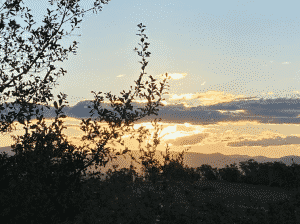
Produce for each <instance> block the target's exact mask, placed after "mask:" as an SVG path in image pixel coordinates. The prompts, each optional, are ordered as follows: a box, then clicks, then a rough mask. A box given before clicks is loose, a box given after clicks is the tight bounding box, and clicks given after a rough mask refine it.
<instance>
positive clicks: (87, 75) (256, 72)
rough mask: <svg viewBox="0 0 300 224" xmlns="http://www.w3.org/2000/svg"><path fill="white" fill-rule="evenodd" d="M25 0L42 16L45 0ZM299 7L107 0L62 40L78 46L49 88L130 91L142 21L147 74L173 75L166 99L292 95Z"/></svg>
mask: <svg viewBox="0 0 300 224" xmlns="http://www.w3.org/2000/svg"><path fill="white" fill-rule="evenodd" d="M84 2H85V3H80V4H81V5H82V6H83V7H84V8H85V9H87V8H90V7H91V5H92V1H84ZM28 3H32V4H28V5H29V6H30V7H34V8H32V13H33V15H34V16H35V15H36V17H35V18H37V20H39V21H40V20H41V18H42V17H41V16H42V15H44V13H45V12H46V7H45V5H46V4H45V3H44V4H42V1H41V3H40V4H37V3H36V2H35V1H28ZM48 5H49V4H48ZM49 6H50V5H49ZM297 8H298V7H297V1H285V2H284V3H283V2H282V1H188V2H184V3H183V2H182V1H178V0H172V1H167V0H152V1H140V0H129V1H122V0H112V1H110V2H109V3H108V4H107V5H103V8H102V11H101V12H98V13H97V14H96V13H94V14H93V13H92V12H90V13H87V14H86V16H85V17H84V18H83V22H82V23H81V25H80V29H78V30H76V31H75V32H74V34H80V35H81V37H76V36H70V37H68V38H66V39H65V40H64V41H63V42H61V44H65V45H64V46H69V45H70V43H72V41H73V40H76V41H78V42H79V45H78V47H79V48H78V52H77V55H76V56H74V55H72V54H70V55H69V60H68V61H64V62H63V63H56V65H57V66H63V68H64V69H66V70H67V71H68V73H67V74H66V75H65V76H64V77H63V76H62V77H60V78H59V82H58V83H59V86H57V87H55V90H54V92H55V93H56V95H57V94H58V93H59V92H63V93H66V94H68V98H67V99H68V100H69V103H70V105H74V104H75V103H77V102H78V101H80V100H85V99H94V98H93V94H92V93H91V91H92V90H93V91H96V92H98V91H102V92H103V93H106V92H109V91H112V94H115V95H117V96H118V95H119V93H120V92H121V91H122V90H125V91H128V90H129V89H130V86H131V85H134V81H135V80H137V79H138V77H139V75H140V71H141V64H140V63H139V62H138V61H140V60H141V57H139V56H138V55H137V53H136V52H134V51H133V49H134V48H135V47H139V45H138V43H139V42H140V40H139V36H137V35H136V34H137V33H138V27H137V24H139V23H143V24H144V25H146V31H145V33H146V35H147V36H148V38H149V39H148V43H150V46H149V48H148V51H150V52H151V56H150V57H149V58H146V59H147V61H149V64H148V66H147V67H146V72H147V75H152V76H153V77H155V78H159V77H160V75H161V74H164V73H166V72H168V73H169V75H170V76H171V77H174V78H173V79H171V80H169V84H170V89H169V93H170V95H164V97H165V99H166V100H167V102H168V103H174V102H175V101H176V100H178V99H179V98H180V97H179V96H181V98H182V99H184V102H185V103H187V104H188V105H191V106H192V105H193V106H197V105H206V104H207V103H208V102H210V101H213V102H210V103H217V102H221V101H222V99H223V101H224V100H225V101H226V100H228V99H229V100H231V99H233V98H235V99H238V98H241V97H256V98H278V97H287V98H291V97H296V96H298V93H300V92H299V91H300V88H299V84H300V77H299V76H300V64H299V62H300V60H299V59H300V54H299V50H300V45H299V43H300V41H299V30H300V29H299V26H300V23H299V22H300V20H299V15H298V14H299V12H298V11H297ZM38 13H40V14H38ZM38 18H40V19H38ZM139 50H140V49H139ZM145 78H147V76H146V77H145ZM56 95H55V96H56ZM185 96H186V97H187V98H184V97H185ZM168 99H170V100H169V101H168ZM172 99H174V100H173V101H171V100H172Z"/></svg>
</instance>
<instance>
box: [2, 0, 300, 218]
mask: <svg viewBox="0 0 300 224" xmlns="http://www.w3.org/2000/svg"><path fill="white" fill-rule="evenodd" d="M21 2H22V1H20V0H15V1H14V2H13V3H10V4H8V3H5V4H4V9H7V14H6V17H7V18H9V15H13V16H15V13H17V12H23V11H25V7H23V8H22V7H21V6H20V3H21ZM77 2H78V1H57V7H58V9H57V11H60V10H61V11H60V12H61V15H62V16H63V19H62V21H61V23H52V21H53V20H55V17H56V16H55V15H53V14H52V17H51V16H50V15H51V13H52V12H53V11H52V12H51V11H50V10H48V15H49V16H48V17H46V18H45V26H44V27H41V28H39V29H36V30H33V29H31V26H32V25H34V21H33V19H32V16H31V15H30V13H28V12H29V11H30V10H28V8H26V9H27V13H25V17H26V18H27V19H28V24H29V26H28V27H27V30H29V31H31V33H32V34H33V35H32V37H31V38H29V41H31V42H32V43H33V45H34V48H35V50H34V49H33V48H32V47H31V46H29V45H27V44H25V42H24V40H23V39H21V38H20V37H17V31H18V29H19V28H20V26H19V25H18V24H16V22H14V20H13V21H12V22H10V23H8V24H6V23H5V20H4V13H2V14H1V21H0V30H1V35H2V34H3V35H2V36H3V37H4V39H5V41H6V43H8V42H9V40H12V41H14V42H15V43H19V44H20V47H19V51H21V52H22V53H24V52H25V54H28V57H27V58H28V60H27V63H25V64H24V65H23V66H18V64H19V63H20V62H19V61H13V59H10V58H9V54H11V55H15V54H16V52H14V51H11V49H10V50H7V51H6V55H5V57H4V58H3V59H2V60H1V64H2V65H4V64H9V66H10V67H11V70H10V71H9V72H13V71H14V72H17V74H18V75H17V76H13V77H12V79H11V80H9V79H8V75H4V72H5V69H4V67H2V69H1V79H2V83H1V86H0V90H1V91H0V92H1V99H2V97H3V100H4V101H6V99H7V98H5V97H4V96H3V95H5V96H7V97H9V96H10V93H11V92H12V96H16V97H18V99H16V101H15V102H14V103H15V104H16V105H18V104H19V105H21V109H20V111H19V112H18V113H17V114H16V113H15V112H14V111H13V112H10V113H9V114H8V116H4V115H1V125H0V126H1V132H10V131H11V130H12V127H13V122H14V121H16V120H17V121H18V122H20V123H21V124H23V125H24V126H25V127H24V129H25V135H24V136H21V137H20V136H19V137H18V138H16V137H14V140H15V141H16V143H15V144H14V145H12V146H13V147H12V148H13V151H14V152H15V155H14V156H11V157H8V156H7V154H0V175H1V176H0V187H1V189H0V200H1V205H0V215H1V218H2V220H9V221H8V222H7V223H64V224H67V223H103V222H105V223H120V222H123V223H155V222H156V219H157V218H158V217H159V219H160V223H199V222H202V223H258V222H260V223H279V222H280V223H297V221H298V223H299V221H300V220H299V213H297V214H296V213H295V211H296V210H297V209H298V208H299V195H300V193H299V192H296V193H295V195H294V198H293V200H291V201H282V202H276V203H273V204H271V205H270V210H269V211H268V212H267V213H265V212H263V211H257V210H255V209H247V211H246V212H244V213H242V214H239V211H237V210H235V209H229V208H228V207H226V206H225V204H224V200H223V199H222V198H221V197H217V198H214V201H213V202H212V201H211V200H209V201H208V200H204V197H203V198H201V199H200V200H198V199H196V197H193V195H191V190H189V189H188V186H190V187H191V186H194V185H193V184H192V183H194V182H197V181H198V180H199V179H201V180H204V181H206V182H209V181H212V182H214V181H223V182H240V183H245V184H254V185H267V186H272V185H274V184H275V185H276V184H277V186H279V187H280V188H286V189H294V188H297V187H298V185H299V180H300V166H299V165H296V164H295V163H293V164H292V166H290V167H287V166H285V165H284V164H281V163H273V164H271V163H268V164H258V163H257V162H254V161H253V160H248V161H247V162H241V163H240V167H241V169H242V171H243V172H240V171H239V170H238V169H237V167H236V164H233V165H232V164H231V165H230V166H226V168H223V169H219V170H218V169H217V168H212V167H211V166H209V165H207V164H202V165H201V166H200V167H198V168H196V169H191V168H188V167H186V166H185V167H184V166H183V153H184V151H183V152H182V153H180V154H179V157H177V158H176V159H173V158H172V159H170V154H169V148H168V145H167V148H166V156H163V158H164V164H163V165H160V163H159V161H158V160H157V159H154V156H153V155H154V153H155V149H156V146H157V145H158V144H159V143H160V140H159V139H158V129H157V122H156V119H155V121H154V126H155V133H154V140H153V144H152V145H151V144H149V143H148V144H147V146H146V148H147V151H144V150H143V149H142V148H141V143H142V142H144V140H145V139H146V138H147V137H146V135H147V134H149V131H148V130H145V129H144V127H141V128H139V130H138V131H137V133H139V136H138V139H137V140H138V141H139V150H140V151H142V153H143V156H141V157H140V158H139V159H141V160H142V162H141V164H142V165H143V170H144V172H145V179H146V181H142V180H141V178H137V179H136V181H134V182H132V181H131V180H132V179H131V177H132V175H136V172H135V170H134V169H135V167H133V166H131V167H130V170H128V169H121V170H120V171H117V170H116V169H115V167H114V171H113V172H110V175H109V176H110V178H109V179H107V180H105V181H100V180H99V176H98V174H100V173H99V172H93V173H89V177H90V178H89V179H87V180H85V181H83V180H82V176H83V174H84V175H86V169H87V168H88V167H90V166H93V165H94V166H95V168H97V166H100V167H101V166H105V165H106V164H107V163H108V162H109V159H110V160H112V159H116V157H111V155H110V152H111V149H110V148H109V147H105V146H106V144H107V143H108V142H109V141H113V140H115V139H118V137H119V140H117V141H116V142H119V143H120V144H121V145H124V141H122V142H121V137H122V136H123V133H124V132H127V133H128V132H130V130H129V127H132V123H133V122H134V121H137V120H138V119H140V118H142V117H144V116H147V115H148V116H149V115H151V114H156V115H157V113H156V112H157V111H158V109H156V108H157V107H158V106H159V105H161V104H160V101H161V94H162V90H163V89H164V85H165V82H166V79H167V74H166V79H164V81H163V82H162V83H160V84H161V88H160V90H159V91H157V88H156V85H155V81H156V80H155V79H153V77H152V76H150V79H151V82H148V81H147V82H146V83H145V85H147V84H149V85H148V88H147V90H146V91H148V93H149V95H146V94H142V93H141V89H145V87H144V84H143V83H141V79H142V77H143V75H144V74H146V73H145V67H146V66H147V64H148V62H146V61H145V57H149V55H150V52H146V49H147V48H148V45H149V44H148V43H146V42H145V40H146V39H148V38H147V36H146V35H145V34H143V32H144V31H145V29H144V28H145V26H143V25H142V24H139V25H138V27H139V28H140V30H139V31H140V32H141V33H140V34H137V35H139V36H141V39H140V40H141V44H139V45H140V46H141V47H142V51H140V52H138V55H139V56H141V57H142V61H141V62H140V63H141V64H142V73H141V75H140V77H139V79H138V80H137V81H136V82H135V83H136V88H135V92H134V94H133V95H130V94H131V91H129V92H128V93H125V92H124V91H123V92H122V93H121V94H122V95H123V98H118V100H117V98H116V97H115V96H112V95H111V94H110V93H107V94H106V95H107V96H106V98H109V100H110V101H111V105H112V107H113V109H114V111H116V112H118V113H119V115H120V117H118V116H117V114H116V113H113V112H112V111H108V110H106V109H99V106H100V107H101V101H103V97H102V96H98V95H99V94H101V92H100V93H98V94H96V93H94V94H95V95H96V96H95V101H94V106H93V109H92V110H91V111H90V113H92V114H93V112H94V111H96V112H97V113H98V115H99V118H100V121H103V120H104V121H106V122H108V123H109V127H110V130H111V132H109V131H108V130H106V129H105V130H104V131H99V129H100V126H98V125H97V123H96V122H95V121H94V124H92V123H90V121H91V118H88V119H86V120H84V119H82V122H81V130H83V131H84V132H85V133H86V135H85V136H83V138H82V140H83V141H85V140H88V141H89V143H90V142H93V143H97V144H96V145H97V147H96V148H95V149H91V148H89V147H87V145H86V144H85V145H84V146H83V147H76V146H75V145H72V144H71V143H69V142H68V141H67V140H66V139H65V136H64V135H63V134H61V131H62V130H63V128H65V127H64V126H63V125H62V124H63V120H60V119H63V118H65V115H64V114H62V108H63V107H64V106H65V105H63V101H65V99H66V95H65V94H62V93H61V95H58V98H59V103H57V102H56V101H55V102H54V106H55V108H56V117H55V121H54V122H53V123H52V125H50V127H46V125H45V121H44V118H43V114H41V115H40V114H39V110H38V109H37V110H35V113H34V111H33V109H34V108H35V106H36V103H38V102H39V103H48V102H47V100H46V99H48V101H49V100H52V99H53V95H52V94H51V92H50V89H51V88H50V85H47V84H48V83H49V84H51V83H54V82H53V81H54V80H53V78H52V77H51V72H54V71H55V68H54V66H53V65H51V63H53V62H55V61H56V60H61V61H63V60H65V59H67V52H73V53H76V52H75V49H76V44H77V43H76V42H75V41H74V45H73V47H72V46H70V48H69V50H68V49H63V48H59V46H60V45H59V44H57V41H58V40H59V39H61V38H62V36H63V32H62V31H59V30H60V28H61V27H62V24H63V23H64V22H66V21H69V20H71V24H74V26H73V25H72V30H71V32H72V31H73V29H75V28H76V26H77V24H79V23H80V22H81V20H77V17H79V15H83V14H84V11H81V12H80V7H79V5H78V4H77ZM107 2H108V1H105V0H101V1H95V7H94V8H93V9H95V8H96V6H97V7H98V9H101V7H100V3H104V4H107ZM51 4H52V3H51ZM87 11H89V10H87ZM87 11H85V12H87ZM68 12H71V13H73V16H71V17H70V18H69V19H66V20H64V19H65V18H66V16H68ZM4 28H6V30H7V31H8V32H10V33H11V35H10V37H9V38H8V37H6V36H5V35H4V34H6V33H3V32H2V30H3V29H4ZM51 31H53V32H52V33H51ZM69 34H70V33H69ZM36 39H38V41H39V43H38V44H35V42H34V41H35V40H36ZM1 43H2V42H1ZM3 43H4V42H3ZM7 46H8V45H7ZM1 47H2V45H1ZM7 48H9V47H7ZM46 49H48V50H49V51H52V54H51V53H50V54H48V55H45V53H46V52H45V50H46ZM32 52H36V55H34V53H32ZM55 55H56V56H57V55H60V57H59V56H57V57H55ZM43 58H48V59H49V61H48V62H45V61H44V60H42V59H43ZM39 60H40V61H39ZM43 65H44V68H48V69H49V70H48V72H47V74H46V76H45V78H44V80H43V81H41V82H40V84H38V81H39V80H40V79H39V77H36V82H35V83H27V84H28V85H27V86H30V87H31V88H30V89H29V90H24V87H25V86H26V85H25V84H24V83H20V85H19V86H17V85H16V82H17V81H21V79H22V78H23V75H25V74H29V73H30V72H33V71H30V69H35V71H34V73H38V72H39V71H38V69H39V68H41V66H43ZM60 71H61V72H58V73H56V74H54V75H56V76H58V75H59V73H62V74H63V75H64V73H65V72H66V71H65V70H63V69H62V68H61V69H60ZM31 76H33V75H31ZM12 84H13V85H12ZM10 87H15V91H8V92H4V91H5V90H6V89H8V88H10ZM131 88H132V87H131ZM92 92H93V91H92ZM153 93H154V94H153ZM34 95H35V97H34ZM154 95H158V96H159V99H158V100H157V101H156V102H153V101H152V100H154V99H155V98H154ZM135 96H139V97H145V98H146V99H147V100H148V104H147V106H146V107H145V108H138V109H140V110H141V111H142V113H138V112H137V111H134V113H130V112H128V111H129V110H131V111H132V109H133V108H132V106H131V104H130V103H131V102H132V100H133V99H134V97H135ZM25 98H26V99H25ZM31 100H33V103H30V101H31ZM5 103H6V102H5ZM2 105H3V104H1V105H0V110H3V109H4V108H3V107H2ZM6 105H7V104H6ZM123 106H124V107H123ZM89 108H91V107H89ZM11 109H12V108H11ZM24 113H28V115H27V116H25V115H24ZM33 116H36V117H37V118H38V121H37V123H36V124H33V125H31V126H30V123H31V122H30V120H31V117H33ZM59 118H60V119H59ZM123 120H124V121H123ZM123 123H124V126H122V124H123ZM125 127H127V128H126V129H125V130H123V128H125ZM32 129H35V131H34V132H32V133H29V131H28V130H32ZM117 129H120V130H117ZM134 134H135V131H134V130H132V136H131V138H133V137H134ZM96 138H99V140H95V139H96ZM150 148H152V149H150ZM90 151H91V152H92V153H90V154H89V153H88V152H90ZM128 152H130V150H128V148H127V147H126V148H125V150H123V152H122V153H117V155H125V154H126V153H128ZM130 156H131V158H132V159H133V160H134V161H136V162H139V161H137V159H136V158H134V157H133V155H132V154H130ZM106 157H108V160H106V159H105V158H106ZM265 170H268V175H267V176H266V175H265V176H264V175H263V172H264V171H265ZM288 178H293V181H291V180H289V179H288ZM182 180H184V183H185V186H186V189H185V194H186V196H187V198H188V203H185V204H184V203H178V202H176V201H175V199H174V198H175V193H174V191H173V190H172V188H171V187H172V186H179V185H180V183H179V182H180V181H182ZM161 182H163V185H164V186H163V188H164V193H165V194H164V195H161V194H160V193H159V192H158V191H157V190H156V189H159V187H160V184H161ZM188 182H192V183H188ZM149 183H151V184H152V185H153V186H154V187H155V188H154V189H155V190H146V191H144V192H141V194H140V196H138V194H137V193H134V192H133V191H132V189H133V187H134V186H137V185H140V186H144V185H146V184H149ZM206 188H209V187H206ZM200 189H201V188H200ZM202 190H203V191H204V192H208V193H206V194H214V193H215V192H216V188H213V187H210V191H205V187H203V188H202ZM203 202H205V203H203ZM253 205H254V206H255V204H253ZM283 208H286V209H283ZM280 211H283V212H280ZM275 214H276V216H275ZM297 215H298V216H297ZM287 217H288V218H287ZM297 218H298V219H297Z"/></svg>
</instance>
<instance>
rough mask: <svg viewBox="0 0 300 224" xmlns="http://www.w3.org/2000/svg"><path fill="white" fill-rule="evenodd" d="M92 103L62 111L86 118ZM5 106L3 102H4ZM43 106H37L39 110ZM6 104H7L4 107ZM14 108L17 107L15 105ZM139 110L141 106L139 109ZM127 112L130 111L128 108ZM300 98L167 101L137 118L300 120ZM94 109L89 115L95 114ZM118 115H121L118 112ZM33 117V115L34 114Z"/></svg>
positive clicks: (49, 113)
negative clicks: (199, 102)
mask: <svg viewBox="0 0 300 224" xmlns="http://www.w3.org/2000/svg"><path fill="white" fill-rule="evenodd" d="M101 105H102V108H106V109H108V110H112V108H111V106H110V104H101ZM144 105H146V104H145V103H136V102H133V103H132V106H133V109H134V110H137V108H138V107H143V106H144ZM88 106H93V103H92V101H89V100H86V101H80V102H78V103H77V104H76V105H74V106H72V107H64V108H63V109H62V111H63V112H64V113H65V114H66V115H67V116H69V117H74V118H89V117H90V113H89V111H91V110H92V108H88ZM4 107H5V105H4ZM41 107H42V106H40V105H39V106H38V108H39V109H40V111H41ZM5 108H6V107H5ZM16 108H17V109H16V112H17V111H19V109H18V108H19V107H18V106H16ZM12 110H13V109H8V110H6V109H5V110H4V111H3V112H2V114H7V113H8V112H9V111H12ZM139 111H140V110H139ZM128 112H130V111H128ZM299 114H300V99H284V98H278V99H260V100H238V101H233V102H230V103H220V104H216V105H211V106H197V107H185V106H184V104H183V103H181V104H169V105H165V106H162V107H159V111H158V116H156V115H151V116H146V117H144V118H142V119H140V120H139V121H138V122H150V121H152V120H154V119H155V118H162V121H163V122H167V123H181V124H182V123H185V122H187V123H191V124H202V125H206V124H214V123H218V122H221V121H227V122H228V121H242V120H248V121H258V122H262V123H275V124H276V123H296V124H298V123H300V117H298V115H299ZM55 115H56V114H55V108H54V107H50V109H47V108H46V107H44V117H45V118H54V117H55ZM97 115H98V114H97V112H96V111H94V115H93V116H92V119H95V118H96V117H97ZM117 117H120V115H117ZM34 118H35V117H34Z"/></svg>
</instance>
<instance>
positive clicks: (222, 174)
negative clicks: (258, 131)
mask: <svg viewBox="0 0 300 224" xmlns="http://www.w3.org/2000/svg"><path fill="white" fill-rule="evenodd" d="M239 168H240V169H239ZM148 171H149V172H150V173H152V174H146V177H148V179H149V180H153V181H155V180H163V179H168V180H171V179H172V180H184V181H190V182H193V181H198V180H219V181H228V182H232V183H234V182H235V183H245V184H254V185H263V186H269V187H280V188H284V189H287V190H288V189H294V188H297V187H298V186H299V183H300V165H299V164H296V163H294V161H293V163H292V164H291V165H290V166H287V165H286V164H284V163H283V162H281V161H280V162H278V161H275V162H265V163H258V162H257V161H255V160H254V159H249V160H247V161H243V162H240V163H239V166H237V164H236V163H233V164H230V165H226V167H225V168H220V169H219V168H213V167H212V166H211V165H207V164H202V165H201V166H199V167H197V168H191V167H187V166H183V164H182V162H180V160H179V161H178V160H171V161H170V162H169V163H168V164H165V165H164V166H161V167H155V166H153V167H152V168H151V169H149V170H148ZM108 174H109V178H111V176H114V177H113V178H118V179H120V178H123V179H124V180H127V181H131V180H132V179H133V177H132V176H135V179H136V181H141V180H142V179H145V178H144V177H139V176H138V174H137V172H136V171H135V170H133V169H127V168H122V169H120V170H119V171H117V170H115V171H114V172H112V171H111V170H109V172H108Z"/></svg>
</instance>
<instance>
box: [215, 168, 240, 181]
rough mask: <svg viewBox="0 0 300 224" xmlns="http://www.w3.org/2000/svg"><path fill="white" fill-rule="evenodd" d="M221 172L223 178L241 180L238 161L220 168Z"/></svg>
mask: <svg viewBox="0 0 300 224" xmlns="http://www.w3.org/2000/svg"><path fill="white" fill-rule="evenodd" d="M219 174H220V176H221V178H222V180H226V181H229V182H240V178H241V174H240V171H239V169H238V167H237V164H236V163H234V164H230V166H228V165H226V167H225V168H221V169H219Z"/></svg>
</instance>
